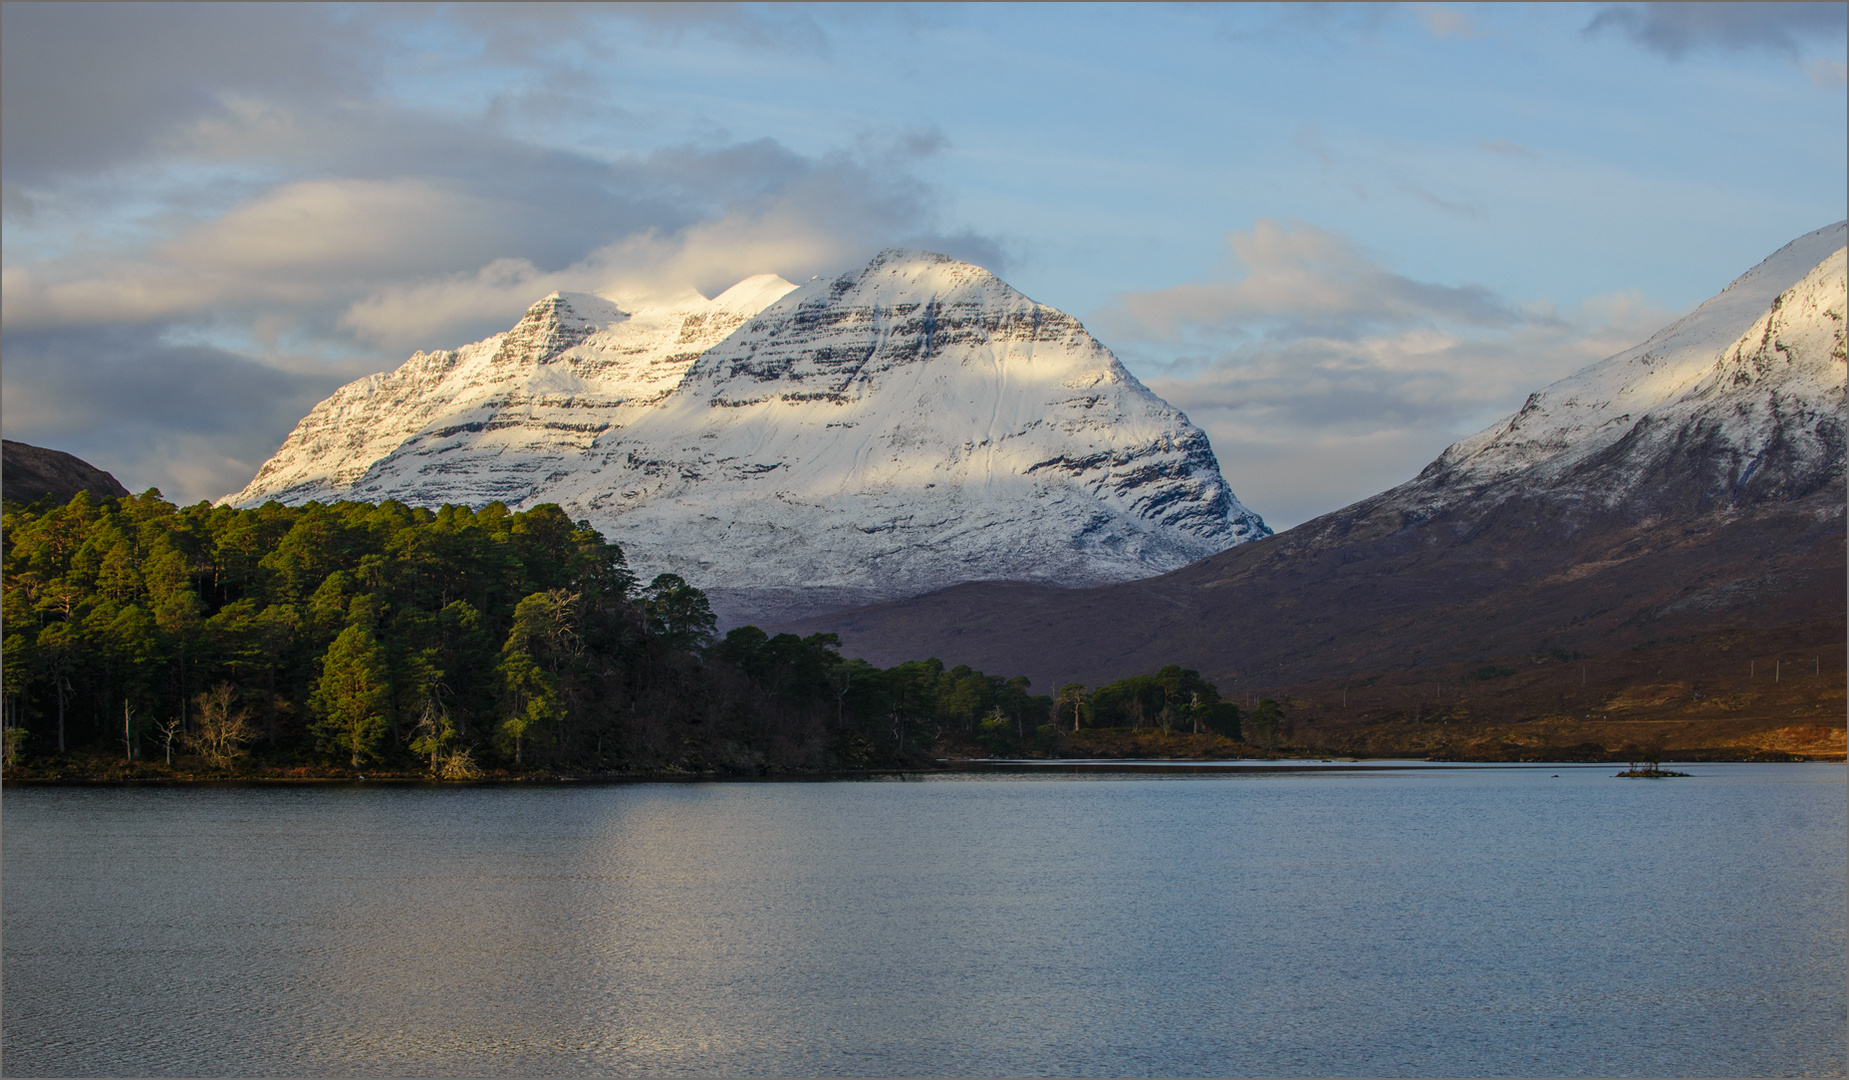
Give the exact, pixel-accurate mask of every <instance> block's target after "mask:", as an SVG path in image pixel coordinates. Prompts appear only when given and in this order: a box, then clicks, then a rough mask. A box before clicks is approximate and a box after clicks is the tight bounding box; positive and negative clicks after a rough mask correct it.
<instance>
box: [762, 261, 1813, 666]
mask: <svg viewBox="0 0 1849 1080" xmlns="http://www.w3.org/2000/svg"><path fill="white" fill-rule="evenodd" d="M1843 236H1844V229H1843V227H1842V226H1840V225H1838V226H1832V227H1830V228H1828V229H1822V230H1818V232H1816V233H1812V234H1809V235H1808V236H1805V237H1801V238H1800V239H1799V240H1797V241H1794V242H1793V243H1792V244H1791V245H1788V246H1787V247H1786V248H1784V249H1781V251H1779V252H1778V253H1776V254H1775V255H1773V256H1772V257H1771V258H1769V259H1767V260H1766V261H1765V262H1764V263H1762V264H1760V266H1758V267H1755V268H1754V269H1753V270H1752V271H1749V272H1748V273H1747V274H1745V275H1743V276H1742V277H1741V278H1740V279H1738V280H1736V281H1735V282H1734V283H1733V284H1732V285H1730V286H1729V287H1728V288H1727V290H1725V291H1723V292H1722V293H1721V294H1720V295H1718V296H1716V297H1715V298H1714V299H1713V300H1710V301H1708V303H1706V304H1703V305H1702V306H1701V307H1700V308H1698V309H1696V311H1694V312H1692V313H1691V314H1690V315H1689V316H1687V317H1686V318H1684V319H1681V320H1678V321H1677V322H1676V323H1674V324H1672V325H1671V326H1669V327H1666V328H1665V329H1664V330H1663V331H1662V332H1661V333H1659V334H1657V335H1656V336H1655V337H1653V338H1651V340H1650V341H1648V342H1645V343H1644V344H1642V345H1640V346H1638V347H1637V348H1635V349H1632V350H1630V351H1628V352H1625V353H1621V354H1619V355H1617V356H1614V357H1612V358H1610V359H1608V360H1605V361H1601V362H1600V363H1598V364H1595V365H1592V366H1591V367H1589V368H1587V369H1585V370H1583V371H1581V372H1578V373H1576V374H1574V375H1573V376H1570V377H1568V378H1567V379H1563V380H1561V381H1560V382H1559V383H1556V384H1554V385H1553V386H1550V387H1548V388H1547V389H1545V390H1543V391H1541V392H1539V393H1537V394H1535V395H1533V396H1532V397H1531V398H1530V399H1529V401H1528V403H1527V404H1526V405H1525V406H1524V407H1523V408H1522V410H1521V411H1519V412H1518V413H1516V414H1515V415H1514V416H1512V417H1510V418H1509V419H1508V420H1506V421H1504V422H1502V423H1500V424H1498V425H1496V426H1495V427H1492V428H1490V429H1489V430H1487V431H1485V432H1483V433H1481V434H1479V435H1477V436H1474V437H1472V438H1470V439H1466V440H1464V441H1462V442H1460V443H1458V444H1457V445H1455V446H1453V447H1451V448H1450V449H1449V450H1447V451H1445V453H1444V454H1443V455H1442V456H1440V457H1439V459H1438V460H1437V461H1435V462H1433V463H1432V465H1431V466H1429V467H1428V468H1427V469H1426V470H1425V471H1424V472H1422V473H1421V474H1420V475H1419V476H1418V477H1416V478H1415V479H1413V480H1412V481H1409V482H1408V483H1406V484H1403V485H1401V486H1400V487H1397V488H1394V489H1392V490H1391V491H1387V492H1384V493H1382V494H1380V495H1377V496H1374V497H1373V498H1370V499H1367V500H1364V501H1362V502H1360V503H1356V504H1355V505H1353V506H1350V507H1347V508H1345V509H1343V510H1340V511H1337V512H1336V513H1333V514H1329V515H1326V516H1324V517H1321V518H1318V519H1316V520H1314V521H1310V522H1307V523H1305V524H1304V525H1301V526H1299V527H1297V528H1295V529H1292V530H1290V531H1288V532H1286V533H1283V534H1281V535H1278V536H1274V537H1270V538H1267V539H1264V540H1260V541H1256V542H1254V543H1250V544H1246V545H1242V546H1240V547H1237V548H1233V549H1231V550H1228V551H1225V552H1222V553H1220V554H1218V555H1214V556H1210V557H1208V558H1206V559H1203V560H1201V561H1200V562H1197V563H1194V564H1193V565H1191V566H1188V567H1185V568H1183V569H1181V570H1177V571H1175V572H1173V573H1169V574H1166V575H1163V576H1161V577H1156V578H1150V579H1146V580H1143V581H1133V582H1125V583H1121V584H1114V585H1106V586H1101V587H1097V588H1090V589H1059V588H1050V587H1046V586H1040V585H1029V584H1018V583H993V582H992V583H982V584H972V585H963V586H958V587H956V588H951V589H945V590H942V591H939V592H936V593H932V594H929V595H927V596H922V597H917V598H915V599H911V600H904V601H897V602H894V603H888V604H882V605H878V606H875V607H869V608H863V609H859V610H856V611H852V612H845V613H841V614H838V615H834V616H830V617H824V618H817V619H811V620H807V621H805V622H803V623H800V624H797V625H795V626H792V627H789V628H790V629H795V630H798V631H799V632H802V633H810V632H814V631H818V630H827V631H833V632H836V633H839V634H840V635H841V637H842V640H843V643H844V646H845V651H846V652H847V653H849V654H850V655H860V656H864V657H866V658H867V659H869V660H871V661H873V662H875V663H880V664H891V663H894V662H897V661H899V660H903V659H907V658H912V657H922V656H937V657H940V658H941V659H943V660H944V661H945V662H946V663H966V664H969V665H971V666H972V667H976V668H979V669H981V670H985V671H1009V672H1022V673H1025V674H1027V675H1028V676H1029V677H1030V678H1031V679H1033V681H1034V685H1035V687H1036V688H1038V689H1041V690H1043V691H1046V690H1049V689H1050V688H1053V687H1057V686H1059V685H1061V684H1063V683H1066V682H1086V683H1090V684H1093V685H1097V684H1101V683H1103V682H1106V681H1109V680H1113V679H1117V678H1120V677H1123V676H1127V675H1132V674H1137V673H1144V672H1148V671H1152V670H1154V669H1155V668H1157V667H1159V666H1161V665H1163V664H1168V663H1179V664H1182V665H1184V666H1187V667H1192V668H1196V669H1198V670H1199V671H1200V672H1201V673H1202V674H1203V675H1205V676H1206V677H1207V678H1209V679H1211V680H1213V681H1215V682H1216V683H1218V684H1220V685H1221V687H1222V689H1238V690H1250V689H1263V688H1266V687H1280V686H1288V685H1299V684H1303V683H1308V682H1318V681H1323V680H1328V679H1334V678H1343V677H1347V676H1352V675H1359V674H1364V673H1369V672H1380V671H1387V670H1392V669H1397V668H1408V667H1414V666H1420V665H1424V664H1428V663H1444V662H1452V661H1460V660H1471V659H1476V658H1482V657H1492V656H1506V655H1512V654H1518V653H1527V652H1535V651H1546V650H1549V649H1565V650H1576V651H1583V652H1587V653H1596V652H1603V651H1608V650H1611V649H1615V648H1621V647H1625V646H1629V645H1634V644H1637V643H1640V642H1644V641H1649V640H1653V639H1663V638H1668V637H1674V636H1678V635H1688V634H1695V633H1703V632H1707V631H1710V630H1712V629H1714V628H1715V627H1717V626H1729V627H1739V628H1747V629H1751V628H1760V629H1769V628H1773V627H1782V626H1797V625H1805V624H1812V625H1814V624H1819V623H1840V622H1841V621H1842V619H1843V615H1844V595H1845V584H1846V581H1845V559H1844V539H1845V536H1844V488H1843V485H1844V442H1845V416H1844V413H1845V408H1844V370H1845V367H1844V356H1845V349H1844V332H1843V327H1844V311H1845V306H1846V305H1845V297H1844V293H1845V283H1844V282H1845V279H1844V252H1843Z"/></svg>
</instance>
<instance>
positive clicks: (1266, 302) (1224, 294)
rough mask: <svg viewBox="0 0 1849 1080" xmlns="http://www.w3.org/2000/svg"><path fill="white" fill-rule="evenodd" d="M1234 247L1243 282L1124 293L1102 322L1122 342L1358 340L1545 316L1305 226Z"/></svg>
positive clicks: (1242, 237) (1245, 238)
mask: <svg viewBox="0 0 1849 1080" xmlns="http://www.w3.org/2000/svg"><path fill="white" fill-rule="evenodd" d="M1227 246H1228V249H1229V251H1230V254H1231V256H1232V259H1231V263H1232V264H1233V265H1234V266H1237V267H1238V268H1239V269H1242V270H1243V271H1244V275H1243V276H1242V277H1238V278H1226V277H1222V278H1218V279H1214V280H1207V281H1195V282H1188V283H1186V284H1182V285H1176V286H1172V287H1170V288H1167V289H1158V290H1153V291H1149V292H1135V293H1124V294H1122V295H1120V296H1119V298H1118V304H1117V306H1115V307H1114V308H1111V309H1107V310H1105V311H1103V312H1100V313H1098V314H1097V315H1095V316H1094V318H1095V319H1096V320H1097V322H1098V324H1099V326H1100V327H1101V328H1104V329H1105V330H1106V332H1107V333H1110V334H1112V335H1114V336H1117V337H1121V338H1127V339H1132V340H1146V341H1177V340H1196V339H1200V340H1207V341H1221V342H1223V341H1227V340H1240V339H1247V340H1268V341H1296V340H1302V339H1307V338H1323V339H1341V340H1354V339H1356V338H1359V337H1361V336H1363V335H1367V334H1372V333H1378V332H1381V331H1383V330H1386V329H1404V328H1409V327H1415V326H1427V325H1440V324H1450V325H1459V326H1468V327H1509V326H1516V325H1520V324H1522V323H1524V322H1527V321H1530V320H1532V319H1534V318H1537V317H1539V316H1537V315H1535V314H1533V313H1529V312H1523V311H1518V310H1516V309H1515V308H1513V307H1511V306H1510V305H1508V304H1507V303H1505V302H1504V301H1503V300H1502V299H1501V298H1499V297H1497V296H1496V295H1495V294H1493V293H1492V292H1490V291H1489V290H1488V289H1486V288H1484V287H1483V286H1481V285H1455V286H1454V285H1442V284H1437V283H1434V282H1425V281H1416V280H1413V279H1412V278H1408V277H1406V276H1404V275H1401V274H1396V273H1393V272H1392V271H1390V270H1388V269H1386V268H1385V267H1383V266H1381V265H1379V264H1378V263H1377V262H1375V261H1373V260H1372V259H1370V258H1369V257H1368V256H1367V255H1366V253H1364V252H1363V251H1362V250H1361V249H1360V247H1359V246H1358V245H1357V244H1356V243H1355V242H1354V241H1353V240H1351V239H1349V238H1348V237H1346V236H1343V235H1341V234H1339V233H1334V232H1330V231H1327V230H1323V229H1318V228H1316V227H1315V226H1312V225H1309V224H1306V223H1304V222H1301V221H1290V222H1278V221H1271V220H1260V221H1258V222H1257V223H1256V224H1255V225H1254V226H1253V227H1252V229H1251V230H1249V231H1245V232H1235V233H1230V234H1228V236H1227ZM1229 269H1230V267H1229Z"/></svg>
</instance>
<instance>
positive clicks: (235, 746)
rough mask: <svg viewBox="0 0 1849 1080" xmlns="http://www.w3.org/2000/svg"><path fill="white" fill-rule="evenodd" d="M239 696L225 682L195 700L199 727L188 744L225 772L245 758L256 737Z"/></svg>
mask: <svg viewBox="0 0 1849 1080" xmlns="http://www.w3.org/2000/svg"><path fill="white" fill-rule="evenodd" d="M237 696H238V692H237V688H236V687H234V686H232V685H231V684H230V683H227V682H221V683H219V684H218V685H217V686H214V687H213V688H212V689H210V690H207V691H206V692H205V693H203V694H199V695H197V696H196V697H194V698H193V703H194V704H195V705H196V706H197V707H198V709H199V723H198V730H197V731H195V732H193V733H192V735H191V736H190V737H189V739H188V741H189V742H190V743H191V744H192V747H193V750H194V751H196V752H197V753H198V754H199V756H200V757H202V758H205V759H206V760H207V761H209V762H211V763H212V764H213V765H214V766H215V767H217V768H221V769H222V768H224V767H225V766H226V765H229V764H231V762H232V761H233V760H234V759H236V758H238V757H240V756H242V755H243V753H244V747H245V746H247V745H249V744H250V742H251V740H252V739H253V738H255V737H256V732H255V731H254V730H253V729H252V728H251V724H250V713H249V711H248V710H246V709H244V708H243V707H242V706H239V705H238V703H237Z"/></svg>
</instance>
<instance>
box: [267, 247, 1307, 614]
mask: <svg viewBox="0 0 1849 1080" xmlns="http://www.w3.org/2000/svg"><path fill="white" fill-rule="evenodd" d="M342 497H346V498H359V499H367V500H377V499H384V498H395V499H399V500H402V501H404V502H407V503H410V504H413V505H436V504H439V503H443V502H461V503H468V504H471V505H480V504H482V503H485V502H487V501H489V500H491V499H498V500H501V501H503V502H505V503H507V504H509V505H510V506H515V507H520V506H528V505H534V504H537V503H542V502H555V503H558V504H560V505H562V506H564V507H565V509H566V511H567V513H569V514H570V515H571V516H572V517H574V518H586V519H589V520H590V521H591V522H592V523H593V524H595V525H596V526H597V527H598V528H600V529H601V530H603V532H604V533H605V535H607V536H609V537H611V538H612V539H614V540H616V541H617V542H619V543H621V544H623V545H624V547H625V548H626V549H628V552H629V557H630V561H631V564H632V565H634V566H635V567H636V568H637V569H638V570H640V571H642V572H644V573H645V574H646V573H655V572H673V573H677V574H679V575H680V576H682V577H683V578H686V579H687V580H688V581H690V582H692V583H694V584H696V585H698V586H700V587H702V588H705V589H707V590H709V592H710V593H711V595H712V596H713V599H714V603H715V608H716V610H720V611H721V612H722V613H726V614H728V615H729V616H730V617H733V618H750V619H759V618H764V617H766V616H780V615H789V614H792V613H795V612H804V611H815V610H819V609H820V608H823V607H829V606H842V605H845V604H851V603H861V602H866V601H868V600H873V599H885V598H892V597H896V596H903V595H911V594H914V593H917V592H922V591H926V590H929V589H932V588H937V587H940V586H942V585H947V584H954V583H956V582H960V581H968V580H975V579H983V578H1027V579H1031V580H1042V581H1052V582H1058V583H1062V584H1087V583H1095V582H1100V581H1118V580H1125V579H1128V578H1136V577H1144V576H1148V575H1150V574H1154V573H1160V572H1162V571H1165V570H1172V569H1175V568H1177V567H1179V566H1182V565H1185V564H1187V563H1189V562H1192V561H1194V560H1195V559H1198V558H1200V557H1202V556H1204V555H1208V554H1212V553H1213V552H1217V551H1220V550H1222V549H1223V548H1226V547H1228V546H1230V545H1233V544H1237V543H1241V542H1243V541H1245V540H1249V539H1254V538H1256V537H1259V536H1263V535H1267V534H1268V533H1269V532H1270V530H1269V529H1267V528H1266V527H1265V524H1264V522H1263V521H1262V520H1261V519H1260V518H1259V517H1258V516H1257V515H1256V514H1253V513H1252V512H1251V511H1249V510H1247V509H1246V508H1245V507H1244V506H1242V505H1240V503H1239V501H1238V499H1237V498H1235V497H1234V495H1233V493H1232V491H1231V490H1230V489H1229V488H1228V487H1227V484H1226V481H1225V479H1224V478H1222V477H1221V475H1220V472H1219V464H1218V462H1217V461H1216V460H1215V458H1214V456H1213V451H1212V449H1211V447H1210V446H1209V445H1208V442H1207V437H1206V436H1205V435H1204V434H1202V433H1201V431H1200V430H1199V429H1198V428H1196V427H1194V426H1193V425H1192V424H1190V423H1189V422H1188V420H1187V418H1186V417H1184V416H1183V415H1181V413H1179V412H1177V411H1176V410H1175V409H1174V408H1172V407H1171V406H1169V405H1168V403H1166V402H1164V401H1162V400H1161V399H1160V398H1158V397H1156V396H1155V395H1154V394H1152V393H1150V392H1149V390H1148V389H1147V388H1145V387H1144V386H1143V385H1142V384H1141V383H1139V382H1137V381H1136V380H1135V379H1134V378H1133V377H1131V376H1130V374H1129V372H1127V371H1125V370H1124V369H1123V366H1122V365H1121V364H1120V363H1118V361H1117V358H1116V357H1114V356H1112V355H1111V353H1110V350H1108V349H1106V348H1105V347H1104V346H1103V345H1101V344H1100V343H1099V342H1098V341H1097V340H1096V339H1095V338H1093V337H1092V336H1091V335H1090V334H1089V333H1087V332H1086V331H1085V328H1084V327H1083V326H1081V325H1080V324H1079V322H1078V320H1076V319H1074V318H1072V317H1071V316H1069V315H1066V314H1064V313H1063V312H1060V311H1057V310H1055V309H1053V308H1050V307H1047V306H1045V305H1042V304H1037V303H1035V302H1034V301H1032V300H1029V299H1028V298H1027V297H1025V296H1022V295H1021V294H1020V293H1019V292H1016V291H1015V290H1014V289H1012V288H1010V287H1009V286H1007V285H1006V284H1005V283H1003V282H1001V281H1000V280H999V279H997V278H996V277H995V276H994V275H992V274H990V273H989V272H988V271H986V270H983V269H981V268H980V267H976V266H973V265H971V264H969V263H964V262H959V261H957V260H955V259H951V258H949V257H947V256H944V255H939V254H935V253H932V252H918V251H911V250H908V249H898V248H895V249H889V250H887V251H884V252H881V253H880V254H879V255H877V256H875V257H874V258H873V259H872V260H871V261H870V262H869V263H868V264H867V265H866V266H864V267H863V268H861V269H859V270H856V271H852V272H849V273H847V274H843V275H841V276H839V277H836V278H832V279H825V278H816V279H814V280H811V281H810V282H808V283H807V284H805V285H803V286H800V287H796V286H792V285H790V283H789V282H787V281H784V280H783V279H782V278H779V277H776V276H775V275H768V274H766V275H759V276H756V277H752V278H747V279H745V280H744V281H742V282H740V283H738V284H737V285H735V286H733V287H732V288H730V289H727V290H726V291H725V292H723V293H721V294H720V295H719V296H718V297H716V298H714V299H712V300H706V299H704V298H703V297H690V298H688V299H686V300H684V301H676V302H674V303H673V304H669V305H667V306H659V305H655V304H653V303H651V304H642V303H627V302H626V303H624V304H623V305H622V306H618V305H617V304H616V303H615V302H612V301H609V300H605V299H602V298H599V297H593V296H589V295H588V294H581V293H555V294H552V295H550V296H548V297H546V298H545V299H543V300H541V301H540V302H539V303H537V304H535V305H534V306H533V307H532V308H530V309H529V310H528V312H527V314H526V316H525V317H524V318H522V320H521V322H520V324H519V325H517V326H515V327H514V328H513V329H512V330H510V331H508V332H507V333H506V334H502V335H497V336H496V337H494V338H490V339H488V340H487V341H483V342H479V343H477V344H476V345H472V346H466V347H464V348H463V349H459V350H455V351H454V352H451V353H443V354H436V355H434V356H422V355H420V357H418V358H414V359H413V361H411V362H408V363H407V364H406V365H404V366H403V367H401V368H400V369H399V370H398V371H396V372H394V373H392V374H390V375H386V376H374V377H372V378H371V379H367V380H361V381H360V382H358V383H354V384H352V385H350V386H347V387H343V388H342V389H341V390H340V391H339V392H337V393H336V394H335V395H334V396H333V397H331V398H329V399H328V400H327V401H325V402H323V403H322V404H320V405H318V406H316V408H315V410H314V411H313V412H311V413H310V414H309V416H308V417H307V418H305V419H304V420H303V421H302V423H301V424H300V425H299V426H298V427H297V429H296V432H295V433H294V434H292V435H291V436H290V438H289V441H288V442H287V443H285V444H284V446H283V448H282V450H281V451H279V452H278V453H277V455H276V457H275V458H273V459H272V460H271V461H270V462H269V463H268V464H266V465H265V466H264V467H263V470H262V471H260V472H259V473H258V475H257V478H256V479H255V480H253V481H252V483H251V485H250V486H249V487H247V488H246V489H245V490H244V491H243V492H241V493H239V494H238V495H237V496H236V497H235V501H237V502H239V503H244V504H252V503H261V502H262V501H264V500H265V499H268V498H276V499H279V500H280V501H284V502H300V501H304V500H306V499H309V498H319V499H330V498H342Z"/></svg>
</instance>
